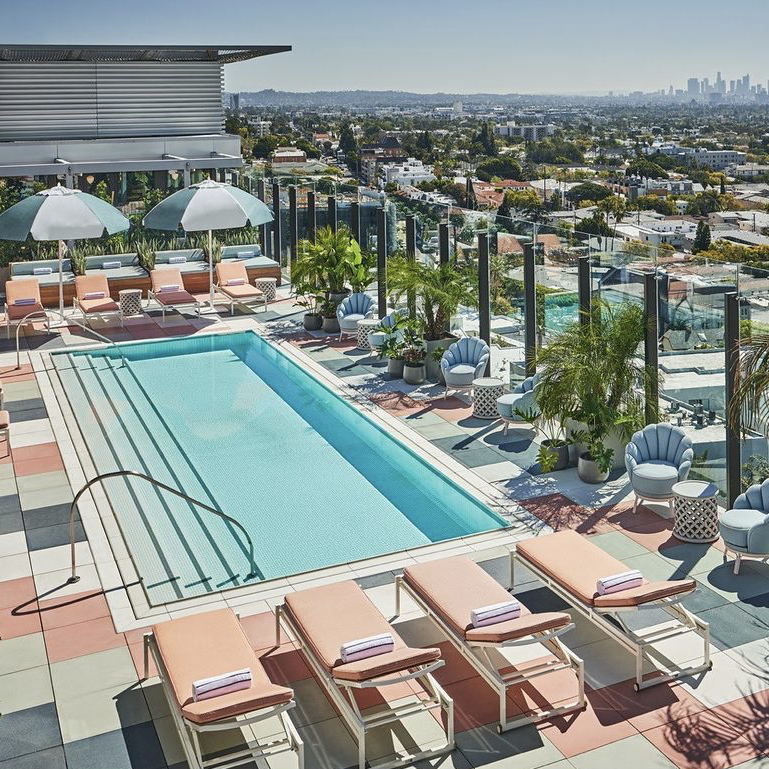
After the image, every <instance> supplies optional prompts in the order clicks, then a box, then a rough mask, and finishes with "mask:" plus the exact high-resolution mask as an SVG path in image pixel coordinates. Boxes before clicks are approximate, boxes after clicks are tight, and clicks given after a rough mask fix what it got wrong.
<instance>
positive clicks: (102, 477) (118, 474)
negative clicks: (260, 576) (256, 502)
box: [67, 470, 257, 584]
mask: <svg viewBox="0 0 769 769" xmlns="http://www.w3.org/2000/svg"><path fill="white" fill-rule="evenodd" d="M124 477H131V478H140V479H141V480H143V481H147V482H148V483H151V484H152V485H153V486H157V487H158V488H161V489H163V490H164V491H168V492H169V493H171V494H174V495H176V496H177V497H180V498H181V499H184V500H185V501H187V502H191V503H192V504H194V505H197V506H198V507H202V508H203V509H204V510H207V511H208V512H209V513H213V514H214V515H218V516H219V517H220V518H223V519H224V520H225V521H229V522H230V523H231V524H232V525H233V526H236V527H237V528H238V529H240V531H241V532H242V534H243V536H244V537H245V538H246V542H248V563H249V568H250V572H249V573H248V574H247V575H246V576H245V579H253V578H254V577H256V576H257V573H256V563H255V561H254V543H253V541H252V540H251V537H250V536H249V534H248V532H247V531H246V530H245V528H244V527H243V524H241V523H240V522H239V521H238V520H236V519H235V518H233V517H232V516H231V515H227V513H223V512H222V511H221V510H217V509H216V508H215V507H211V506H210V505H207V504H206V503H205V502H201V501H200V500H199V499H195V498H194V497H191V496H189V495H188V494H185V493H184V492H182V491H178V490H177V489H175V488H173V487H172V486H168V485H167V484H165V483H162V482H161V481H158V480H157V479H155V478H152V477H150V476H149V475H145V474H144V473H139V472H137V471H135V470H113V471H111V472H108V473H100V474H99V475H97V476H96V477H95V478H91V480H89V481H87V482H86V483H85V484H84V485H83V486H82V487H81V488H80V490H79V491H78V492H77V494H75V498H74V499H73V500H72V504H71V505H70V507H69V550H70V560H71V564H72V570H71V573H70V576H69V579H67V584H73V583H75V582H78V581H79V580H80V577H79V576H78V575H77V563H76V556H75V511H76V510H77V503H78V502H79V501H80V497H82V496H83V494H85V492H86V491H88V489H90V488H91V486H93V485H94V484H95V483H101V482H102V481H106V480H108V479H109V478H124Z"/></svg>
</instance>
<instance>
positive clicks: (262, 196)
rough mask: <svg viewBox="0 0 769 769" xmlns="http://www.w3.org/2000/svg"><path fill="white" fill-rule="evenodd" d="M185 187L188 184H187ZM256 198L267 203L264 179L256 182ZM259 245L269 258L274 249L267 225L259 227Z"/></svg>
mask: <svg viewBox="0 0 769 769" xmlns="http://www.w3.org/2000/svg"><path fill="white" fill-rule="evenodd" d="M184 186H185V187H186V186H187V184H186V183H185V185H184ZM256 197H258V198H259V200H261V201H262V203H266V202H267V194H266V191H265V184H264V179H257V181H256ZM259 244H260V245H261V247H262V253H263V254H264V255H265V256H269V255H270V253H271V252H272V249H271V248H270V242H269V238H268V237H267V225H266V224H260V225H259Z"/></svg>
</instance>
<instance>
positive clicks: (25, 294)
mask: <svg viewBox="0 0 769 769" xmlns="http://www.w3.org/2000/svg"><path fill="white" fill-rule="evenodd" d="M19 299H21V300H22V301H23V300H25V299H26V300H29V299H32V300H33V301H32V303H31V304H16V302H17V301H18V300H19ZM5 301H6V303H7V305H8V319H9V320H21V319H22V318H23V317H24V316H25V315H29V313H31V312H39V313H41V314H42V313H44V312H45V310H44V309H43V303H42V301H41V299H40V283H39V282H38V280H37V278H20V279H16V280H8V281H6V283H5Z"/></svg>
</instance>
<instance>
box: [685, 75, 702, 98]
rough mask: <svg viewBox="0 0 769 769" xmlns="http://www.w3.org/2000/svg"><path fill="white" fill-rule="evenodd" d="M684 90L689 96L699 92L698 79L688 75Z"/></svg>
mask: <svg viewBox="0 0 769 769" xmlns="http://www.w3.org/2000/svg"><path fill="white" fill-rule="evenodd" d="M686 92H687V93H688V94H689V95H690V96H696V95H697V94H698V93H699V92H700V81H699V78H696V77H690V78H689V79H688V80H687V81H686Z"/></svg>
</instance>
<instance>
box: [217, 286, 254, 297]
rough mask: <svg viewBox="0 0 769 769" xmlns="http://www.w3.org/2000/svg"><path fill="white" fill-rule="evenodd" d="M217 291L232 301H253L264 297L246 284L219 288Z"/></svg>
mask: <svg viewBox="0 0 769 769" xmlns="http://www.w3.org/2000/svg"><path fill="white" fill-rule="evenodd" d="M219 289H220V290H221V291H223V292H224V293H225V294H227V296H231V297H232V298H233V299H255V298H261V297H263V296H264V294H263V293H262V292H261V291H260V290H259V289H258V288H256V287H255V286H249V285H248V284H247V283H246V284H242V285H240V286H219Z"/></svg>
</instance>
